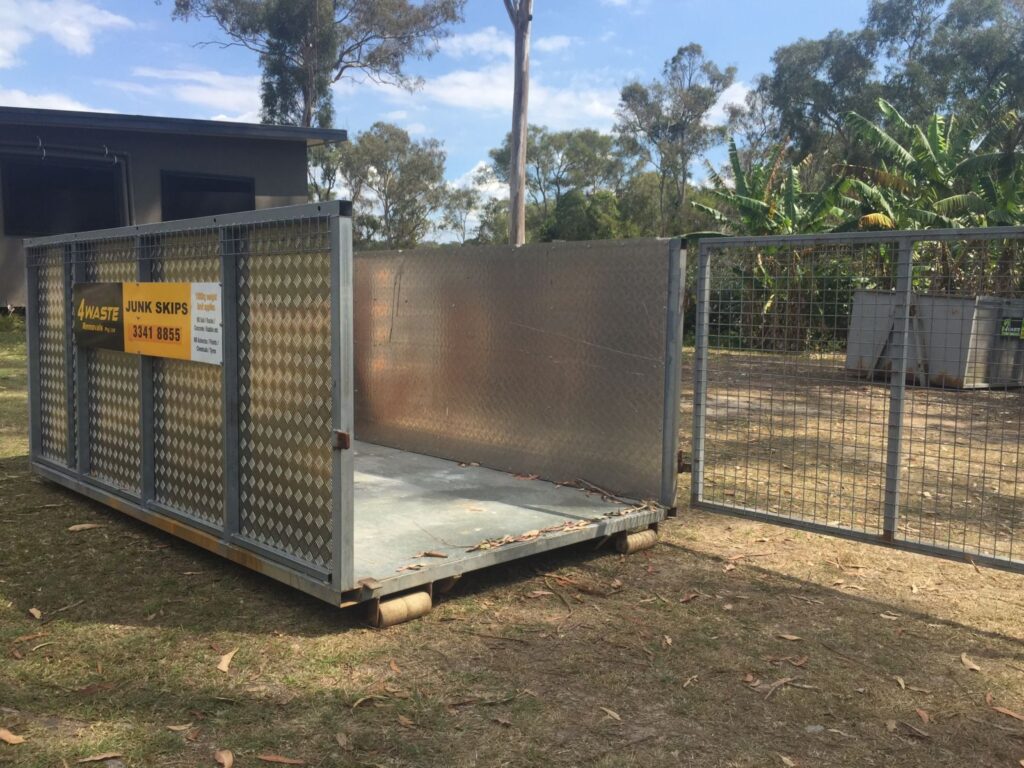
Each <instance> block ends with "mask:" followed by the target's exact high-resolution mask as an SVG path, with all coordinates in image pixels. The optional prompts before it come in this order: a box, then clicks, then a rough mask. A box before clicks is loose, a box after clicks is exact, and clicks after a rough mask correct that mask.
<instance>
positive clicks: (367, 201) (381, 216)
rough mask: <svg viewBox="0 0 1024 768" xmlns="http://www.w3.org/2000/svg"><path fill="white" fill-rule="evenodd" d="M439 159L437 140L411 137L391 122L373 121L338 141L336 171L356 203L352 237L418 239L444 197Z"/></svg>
mask: <svg viewBox="0 0 1024 768" xmlns="http://www.w3.org/2000/svg"><path fill="white" fill-rule="evenodd" d="M444 164H445V153H444V150H443V149H442V148H441V143H440V142H439V141H437V140H436V139H423V140H421V141H413V140H412V139H411V138H410V137H409V134H408V133H407V132H406V131H404V130H402V129H401V128H399V127H398V126H397V125H391V124H390V123H383V122H377V123H374V124H373V125H372V126H371V127H370V128H369V129H368V130H366V131H363V132H362V133H360V134H359V135H358V136H357V137H356V138H355V139H354V140H353V141H352V142H351V143H349V144H347V145H343V146H342V147H341V149H340V158H339V173H340V175H341V177H342V178H343V179H344V181H345V183H346V185H347V186H348V189H349V191H350V194H351V199H352V202H353V205H354V207H355V219H354V221H355V227H356V232H355V239H356V242H357V243H358V244H359V245H366V244H375V243H376V244H382V245H384V246H386V247H388V248H412V247H414V246H415V245H417V244H418V243H419V242H420V241H421V240H423V239H424V238H425V237H426V235H427V234H428V233H429V232H430V230H431V229H432V228H433V221H432V219H431V217H432V215H433V214H434V213H435V212H436V211H438V210H439V209H440V208H441V206H442V204H443V203H444V201H445V200H446V196H447V192H448V190H447V187H446V186H445V183H444Z"/></svg>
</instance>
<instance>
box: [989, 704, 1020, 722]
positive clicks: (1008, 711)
mask: <svg viewBox="0 0 1024 768" xmlns="http://www.w3.org/2000/svg"><path fill="white" fill-rule="evenodd" d="M992 710H993V711H995V712H998V713H999V714H1000V715H1006V716H1007V717H1012V718H1013V719H1014V720H1020V721H1021V722H1024V715H1022V714H1020V712H1014V711H1013V710H1012V709H1007V708H1006V707H992Z"/></svg>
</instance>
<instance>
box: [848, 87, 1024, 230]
mask: <svg viewBox="0 0 1024 768" xmlns="http://www.w3.org/2000/svg"><path fill="white" fill-rule="evenodd" d="M1001 100H1002V92H1001V88H998V87H997V88H996V89H995V90H994V91H993V93H992V94H991V95H990V98H989V103H990V105H991V106H992V109H991V110H990V111H989V110H986V111H984V112H983V113H982V115H979V118H978V119H971V118H966V119H960V118H958V117H957V116H956V115H950V116H948V117H947V116H944V115H940V114H933V115H932V116H931V117H929V118H928V120H927V121H926V123H925V124H924V125H923V126H920V125H913V124H911V122H910V121H908V120H907V119H906V118H905V117H904V116H903V115H902V114H901V113H900V112H899V111H898V110H897V109H896V108H895V107H894V106H893V105H892V104H890V103H888V102H887V101H885V100H881V101H880V102H879V110H880V111H881V113H882V120H881V121H880V122H877V123H876V122H874V121H872V120H868V119H867V118H866V117H864V116H863V115H860V114H857V113H856V112H851V113H850V114H849V115H848V116H847V121H848V124H849V130H850V132H851V133H852V135H854V136H856V137H857V139H858V140H860V141H861V142H863V143H864V144H865V145H866V146H868V147H870V148H871V150H872V154H873V157H874V162H873V163H871V164H870V165H862V166H848V168H847V173H849V174H850V176H851V178H850V184H851V190H852V192H853V193H854V194H856V198H855V199H854V200H853V201H852V202H854V203H855V205H856V209H855V213H857V214H859V215H858V216H857V217H856V219H855V220H856V222H857V225H858V226H859V227H861V228H879V229H922V228H929V227H968V226H982V227H984V226H995V225H1013V224H1018V223H1024V211H1022V204H1024V120H1022V119H1021V117H1020V116H1019V115H1018V113H1017V112H1016V111H1014V110H1006V111H1002V112H1000V111H999V110H998V109H996V108H995V105H996V104H998V103H999V102H1000V101H1001ZM993 114H994V115H995V125H994V126H992V127H991V128H986V127H985V124H986V123H989V122H991V121H992V119H993V118H992V115H993Z"/></svg>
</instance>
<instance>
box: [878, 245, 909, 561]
mask: <svg viewBox="0 0 1024 768" xmlns="http://www.w3.org/2000/svg"><path fill="white" fill-rule="evenodd" d="M913 273H914V241H913V240H911V239H909V238H902V239H901V240H900V241H899V246H898V251H897V264H896V296H897V297H898V301H897V304H896V316H895V318H894V320H893V336H892V342H893V343H892V361H893V362H892V369H891V371H890V374H889V434H888V438H887V440H886V457H885V511H884V515H885V516H884V520H883V528H882V537H883V538H884V539H885V540H886V541H893V540H894V539H895V537H896V524H897V521H898V520H899V509H900V475H901V471H902V468H903V458H902V444H903V406H904V404H905V400H906V394H907V352H908V349H909V347H910V344H909V337H910V313H911V303H912V301H913V295H914V291H913V282H914V281H913Z"/></svg>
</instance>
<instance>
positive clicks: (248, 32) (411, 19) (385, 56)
mask: <svg viewBox="0 0 1024 768" xmlns="http://www.w3.org/2000/svg"><path fill="white" fill-rule="evenodd" d="M464 6H465V0H420V1H419V2H413V1H412V0H373V2H365V0H175V3H174V18H176V19H181V20H184V21H187V20H189V19H210V20H212V21H214V22H215V23H216V24H217V25H218V26H219V27H220V29H221V31H222V32H223V33H224V34H225V35H226V36H227V38H228V40H229V41H230V42H229V43H228V44H229V45H237V46H242V47H244V48H247V49H249V50H250V51H253V52H254V53H256V54H257V55H258V56H259V58H260V67H261V69H262V71H263V80H262V93H261V96H262V101H263V120H264V122H268V123H285V124H291V125H305V126H310V125H320V126H329V125H330V124H331V119H332V117H333V107H332V100H331V90H330V86H331V85H332V84H334V83H337V82H339V81H341V80H343V79H346V78H349V79H350V78H354V77H359V76H363V77H367V78H369V79H370V80H373V81H374V82H379V83H392V84H394V85H399V86H402V87H405V88H410V89H412V88H415V87H417V86H418V85H419V80H418V79H417V78H414V77H410V76H409V75H408V74H407V73H406V71H405V62H406V60H407V59H410V58H430V57H431V56H433V55H434V53H436V52H437V48H438V42H439V40H440V39H441V38H443V37H445V36H446V35H447V34H448V28H449V26H450V25H451V24H453V23H454V22H456V21H460V20H461V19H462V10H463V7H464Z"/></svg>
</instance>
